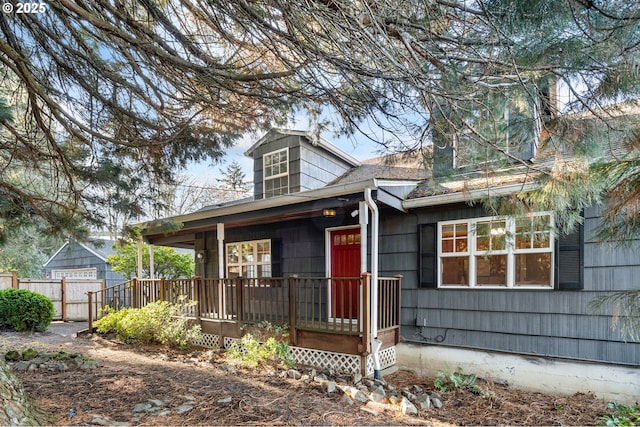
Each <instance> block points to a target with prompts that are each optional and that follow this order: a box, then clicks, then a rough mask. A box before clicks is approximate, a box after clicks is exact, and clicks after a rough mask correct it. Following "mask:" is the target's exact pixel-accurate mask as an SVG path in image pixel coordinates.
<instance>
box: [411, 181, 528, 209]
mask: <svg viewBox="0 0 640 427" xmlns="http://www.w3.org/2000/svg"><path fill="white" fill-rule="evenodd" d="M537 188H539V184H538V183H536V182H524V183H522V182H521V183H517V184H508V185H501V186H496V187H487V188H478V189H474V190H467V191H459V192H455V193H445V194H437V195H434V196H425V197H418V198H415V199H407V200H405V201H404V202H403V203H402V206H403V207H404V208H405V209H407V210H409V209H416V208H423V207H430V206H441V205H448V204H452V203H460V202H468V201H471V200H478V199H482V198H486V197H500V196H508V195H510V194H514V193H521V192H523V191H531V190H535V189H537Z"/></svg>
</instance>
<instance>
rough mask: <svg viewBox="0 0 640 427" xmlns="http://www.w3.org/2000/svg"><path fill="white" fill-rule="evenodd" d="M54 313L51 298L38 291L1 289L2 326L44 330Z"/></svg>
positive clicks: (20, 329) (0, 319) (0, 310)
mask: <svg viewBox="0 0 640 427" xmlns="http://www.w3.org/2000/svg"><path fill="white" fill-rule="evenodd" d="M54 314H55V309H54V307H53V303H52V302H51V300H50V299H49V298H47V297H45V296H44V295H42V294H39V293H38V292H32V291H29V290H26V289H3V290H0V327H4V326H7V327H9V328H11V329H14V330H16V331H34V330H35V331H38V332H44V331H46V330H47V328H48V327H49V325H50V324H51V321H52V320H53V315H54Z"/></svg>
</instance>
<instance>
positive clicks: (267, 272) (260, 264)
mask: <svg viewBox="0 0 640 427" xmlns="http://www.w3.org/2000/svg"><path fill="white" fill-rule="evenodd" d="M226 249H227V258H226V260H227V277H230V278H234V277H245V278H259V277H271V241H270V240H253V241H248V242H235V243H227V245H226Z"/></svg>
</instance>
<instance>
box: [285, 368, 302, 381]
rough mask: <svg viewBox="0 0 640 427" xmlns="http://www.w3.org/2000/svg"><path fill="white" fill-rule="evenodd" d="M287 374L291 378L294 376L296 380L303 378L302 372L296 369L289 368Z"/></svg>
mask: <svg viewBox="0 0 640 427" xmlns="http://www.w3.org/2000/svg"><path fill="white" fill-rule="evenodd" d="M287 375H289V378H293V379H294V380H299V379H300V378H302V374H301V373H300V371H297V370H296V369H289V370H288V371H287Z"/></svg>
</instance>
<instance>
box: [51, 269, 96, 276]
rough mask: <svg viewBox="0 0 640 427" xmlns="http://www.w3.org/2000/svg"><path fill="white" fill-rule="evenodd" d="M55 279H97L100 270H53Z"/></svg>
mask: <svg viewBox="0 0 640 427" xmlns="http://www.w3.org/2000/svg"><path fill="white" fill-rule="evenodd" d="M51 276H52V278H53V279H62V278H63V277H65V278H67V279H97V277H98V270H97V269H96V268H74V269H67V270H53V271H52V274H51Z"/></svg>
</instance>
